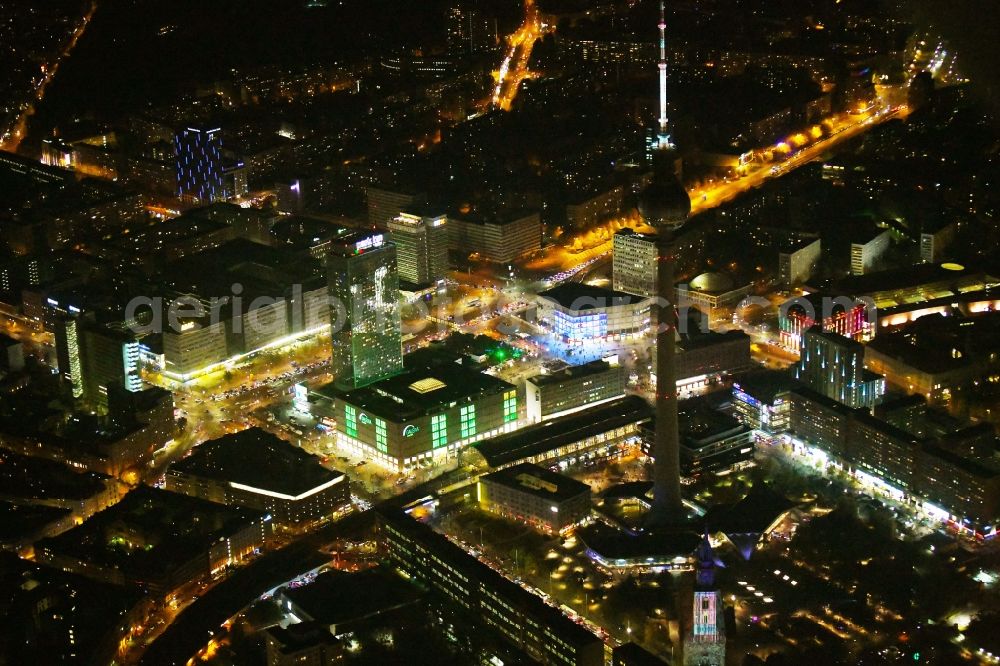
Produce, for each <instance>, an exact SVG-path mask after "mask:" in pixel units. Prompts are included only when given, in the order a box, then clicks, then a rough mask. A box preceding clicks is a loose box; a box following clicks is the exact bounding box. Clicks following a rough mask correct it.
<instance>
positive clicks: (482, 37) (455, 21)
mask: <svg viewBox="0 0 1000 666" xmlns="http://www.w3.org/2000/svg"><path fill="white" fill-rule="evenodd" d="M445 29H446V31H447V42H448V50H449V51H452V52H453V53H475V52H476V51H481V50H483V49H488V48H491V47H494V46H496V45H497V43H498V42H499V40H498V38H497V25H496V19H495V18H491V17H490V16H487V15H486V14H484V13H483V12H482V11H481V10H480V9H477V8H476V6H475V3H474V2H453V4H452V5H451V6H450V7H449V8H448V10H447V14H446V15H445Z"/></svg>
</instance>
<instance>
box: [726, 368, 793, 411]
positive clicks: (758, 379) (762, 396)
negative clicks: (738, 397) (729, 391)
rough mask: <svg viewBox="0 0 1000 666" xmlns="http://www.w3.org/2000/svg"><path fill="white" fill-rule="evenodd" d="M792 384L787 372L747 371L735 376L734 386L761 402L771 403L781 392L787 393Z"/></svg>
mask: <svg viewBox="0 0 1000 666" xmlns="http://www.w3.org/2000/svg"><path fill="white" fill-rule="evenodd" d="M792 384H793V380H792V377H791V375H790V374H789V373H787V372H784V371H781V370H763V371H757V372H748V373H746V374H742V375H739V376H737V377H736V379H735V380H734V383H733V387H734V388H737V387H738V388H739V389H740V390H742V391H743V392H744V393H746V394H747V395H750V396H752V397H754V398H756V399H757V400H760V401H761V402H764V403H767V404H769V405H770V404H773V403H774V401H775V399H776V398H777V397H778V396H779V395H781V394H782V393H788V391H789V390H791V388H792Z"/></svg>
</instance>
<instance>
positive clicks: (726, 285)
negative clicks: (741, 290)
mask: <svg viewBox="0 0 1000 666" xmlns="http://www.w3.org/2000/svg"><path fill="white" fill-rule="evenodd" d="M689 286H690V288H691V289H693V290H694V291H700V292H703V293H706V294H722V293H725V292H727V291H729V290H731V289H732V288H733V279H732V278H731V277H729V276H728V275H723V274H722V273H712V272H708V273H702V274H701V275H699V276H698V277H696V278H695V279H693V280H691V284H690V285H689Z"/></svg>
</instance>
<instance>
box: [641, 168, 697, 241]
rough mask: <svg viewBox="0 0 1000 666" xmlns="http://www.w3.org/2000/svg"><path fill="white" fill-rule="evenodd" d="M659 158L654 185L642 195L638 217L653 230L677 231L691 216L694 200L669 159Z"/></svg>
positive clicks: (655, 169) (654, 172) (651, 184)
mask: <svg viewBox="0 0 1000 666" xmlns="http://www.w3.org/2000/svg"><path fill="white" fill-rule="evenodd" d="M656 158H657V159H656V163H655V166H654V170H653V182H651V183H650V184H649V185H647V186H646V188H645V189H644V190H643V191H642V193H641V194H640V195H639V213H640V214H641V215H642V218H643V220H645V222H646V224H648V225H649V226H651V227H653V228H654V229H667V230H673V229H677V228H679V227H680V226H681V225H683V224H684V222H685V221H686V220H687V217H688V215H689V214H690V213H691V198H690V197H689V196H688V193H687V191H686V190H685V189H684V186H683V185H681V183H680V181H678V180H677V177H676V176H675V175H674V173H673V171H672V169H671V168H670V164H669V160H668V156H667V155H657V156H656Z"/></svg>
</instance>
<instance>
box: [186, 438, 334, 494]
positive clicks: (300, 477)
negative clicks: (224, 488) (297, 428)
mask: <svg viewBox="0 0 1000 666" xmlns="http://www.w3.org/2000/svg"><path fill="white" fill-rule="evenodd" d="M170 471H171V472H178V473H181V474H190V475H192V476H199V477H203V478H208V479H214V480H216V481H222V482H229V483H239V484H243V485H246V486H252V487H253V488H259V489H261V490H267V491H270V492H273V493H281V494H283V495H289V496H291V497H297V496H299V495H303V494H305V493H308V492H309V491H311V490H314V489H316V488H318V487H319V486H322V485H324V484H333V483H336V482H338V480H339V479H343V478H344V475H343V473H341V472H337V471H333V470H329V469H327V468H325V467H323V465H321V464H320V461H319V459H318V458H316V457H315V456H312V455H310V454H308V453H306V452H305V451H303V450H302V449H300V448H298V447H295V446H292V445H291V444H289V443H288V442H286V441H285V440H283V439H281V438H279V437H277V436H275V435H272V434H271V433H269V432H267V431H266V430H262V429H260V428H250V429H249V430H242V431H240V432H238V433H235V434H231V435H225V436H223V437H220V438H219V439H213V440H211V441H209V442H205V443H204V444H202V445H200V446H198V447H196V448H195V449H194V452H193V453H192V454H191V455H190V456H189V457H187V458H184V459H182V460H180V461H178V462H176V463H174V464H173V465H171V467H170Z"/></svg>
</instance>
